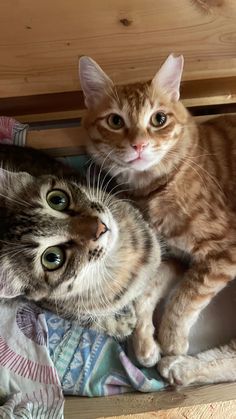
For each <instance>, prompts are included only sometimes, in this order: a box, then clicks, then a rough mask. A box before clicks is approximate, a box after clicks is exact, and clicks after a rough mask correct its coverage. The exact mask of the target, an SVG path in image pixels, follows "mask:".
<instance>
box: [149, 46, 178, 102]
mask: <svg viewBox="0 0 236 419" xmlns="http://www.w3.org/2000/svg"><path fill="white" fill-rule="evenodd" d="M183 67H184V57H183V56H182V55H180V56H179V57H174V55H173V54H170V55H169V57H168V58H167V59H166V61H165V62H164V64H162V66H161V68H160V70H159V71H158V72H157V74H156V75H155V77H154V78H153V80H152V86H153V88H154V89H155V88H157V89H158V90H161V91H162V92H163V93H165V94H167V95H168V96H169V98H170V100H171V101H172V102H177V101H178V100H179V96H180V92H179V90H180V82H181V76H182V72H183Z"/></svg>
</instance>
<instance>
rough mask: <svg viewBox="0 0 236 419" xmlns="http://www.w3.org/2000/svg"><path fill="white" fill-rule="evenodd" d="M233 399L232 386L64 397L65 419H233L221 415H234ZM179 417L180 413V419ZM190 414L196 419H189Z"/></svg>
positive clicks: (234, 388)
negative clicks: (94, 396)
mask: <svg viewBox="0 0 236 419" xmlns="http://www.w3.org/2000/svg"><path fill="white" fill-rule="evenodd" d="M235 395H236V384H235V383H234V384H218V385H212V386H202V387H189V388H185V389H181V390H179V391H174V390H173V391H170V390H164V391H160V392H157V393H148V394H141V393H130V394H123V395H120V396H111V397H101V398H100V397H98V398H96V399H91V398H86V397H79V398H78V397H67V398H66V402H65V419H78V417H79V418H80V419H101V418H107V419H108V418H109V419H110V418H114V417H117V418H119V419H128V418H132V419H135V418H137V419H141V418H142V419H151V418H155V417H157V418H163V419H164V418H166V419H167V418H168V419H169V418H171V419H175V418H176V419H179V418H182V417H183V418H188V419H190V418H191V419H197V418H199V419H200V418H204V419H208V418H212V417H214V418H218V419H223V418H227V417H232V418H233V417H235V416H230V415H229V416H227V414H224V413H226V412H229V413H231V414H232V413H234V414H235V412H236V410H233V409H235V408H236V402H235ZM211 406H213V407H211ZM214 409H215V412H217V410H218V413H219V412H221V413H222V416H214V415H213V413H214ZM162 412H163V413H162ZM178 412H179V413H178ZM186 412H190V413H191V412H192V413H191V414H192V416H191V415H190V416H184V413H186ZM204 412H205V414H206V416H205V415H204V414H203V415H202V416H201V415H200V413H204ZM209 412H211V416H210V415H209ZM181 413H183V415H182V416H181ZM193 413H195V414H196V416H193ZM140 414H142V415H141V416H140ZM171 414H172V415H171ZM207 414H208V416H207Z"/></svg>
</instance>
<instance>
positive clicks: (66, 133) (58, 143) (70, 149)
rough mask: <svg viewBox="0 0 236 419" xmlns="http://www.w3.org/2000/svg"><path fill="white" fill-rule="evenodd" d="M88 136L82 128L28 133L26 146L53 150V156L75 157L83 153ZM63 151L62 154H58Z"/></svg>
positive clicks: (41, 130) (42, 130)
mask: <svg viewBox="0 0 236 419" xmlns="http://www.w3.org/2000/svg"><path fill="white" fill-rule="evenodd" d="M87 139H88V134H87V133H86V131H85V130H84V128H82V127H67V128H50V129H40V130H34V131H29V132H28V134H27V139H26V145H28V146H30V147H33V148H37V149H42V150H45V151H50V149H53V150H54V154H56V155H58V154H63V155H67V156H69V155H76V154H83V153H84V152H85V144H86V141H87ZM60 149H63V153H58V151H59V150H60Z"/></svg>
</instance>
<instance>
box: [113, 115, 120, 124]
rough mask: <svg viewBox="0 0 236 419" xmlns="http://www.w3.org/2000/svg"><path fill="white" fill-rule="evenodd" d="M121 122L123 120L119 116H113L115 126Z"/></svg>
mask: <svg viewBox="0 0 236 419" xmlns="http://www.w3.org/2000/svg"><path fill="white" fill-rule="evenodd" d="M120 121H121V118H120V117H119V116H118V115H114V116H113V118H112V122H113V124H115V125H119V124H120Z"/></svg>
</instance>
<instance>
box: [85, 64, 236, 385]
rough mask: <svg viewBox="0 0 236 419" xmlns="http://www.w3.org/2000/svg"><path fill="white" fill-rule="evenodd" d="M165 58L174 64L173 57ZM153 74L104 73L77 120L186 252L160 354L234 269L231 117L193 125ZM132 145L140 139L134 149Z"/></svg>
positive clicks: (175, 350) (175, 345)
mask: <svg viewBox="0 0 236 419" xmlns="http://www.w3.org/2000/svg"><path fill="white" fill-rule="evenodd" d="M168 60H169V62H170V60H172V61H173V64H174V58H173V57H172V58H170V57H169V58H168ZM164 66H165V64H164ZM162 70H163V67H162ZM162 70H161V71H162ZM87 71H89V68H88V69H87ZM97 71H98V70H97ZM99 71H100V70H99ZM166 71H167V73H168V71H169V70H168V68H167V67H166ZM181 71H182V70H181V69H180V70H179V73H178V71H177V73H178V74H179V75H181ZM158 74H159V73H157V75H156V76H155V78H154V79H153V81H152V82H151V83H150V84H147V83H142V84H138V85H132V86H126V87H122V86H114V85H112V84H111V83H112V82H111V81H110V82H107V81H106V80H105V79H104V80H105V81H104V83H105V84H107V85H108V84H109V94H108V93H107V89H106V85H104V86H103V92H104V93H103V96H100V100H99V101H98V103H96V106H95V105H94V106H89V107H88V112H87V115H86V117H85V121H84V125H85V127H86V128H87V130H88V133H89V135H90V139H91V140H90V142H89V144H88V151H89V153H90V154H91V155H92V156H93V158H94V159H95V160H96V161H97V162H98V163H101V162H102V161H103V160H104V158H105V156H107V157H106V161H105V164H104V165H105V167H106V169H107V170H109V171H110V173H112V174H113V175H114V176H116V179H117V182H118V183H119V184H122V185H123V184H128V185H129V188H130V192H129V195H130V196H131V197H132V199H134V200H135V201H136V203H137V204H138V206H139V208H140V209H141V210H142V212H143V214H144V215H145V217H146V218H147V219H148V220H149V221H150V222H151V223H152V225H153V226H154V228H155V230H156V232H158V233H161V234H162V235H163V236H164V237H165V238H166V240H167V242H168V244H169V245H171V246H173V248H176V249H177V250H178V252H183V253H187V254H188V255H190V257H191V260H192V266H191V268H190V270H189V271H187V273H186V274H185V277H184V279H183V281H181V283H180V284H179V285H178V287H177V288H176V290H175V292H174V293H172V295H171V298H170V299H169V302H168V304H167V305H166V308H165V312H164V316H163V320H162V323H161V326H160V330H159V342H160V345H161V348H162V351H163V353H164V354H166V355H182V354H185V353H186V352H187V350H188V335H189V331H190V328H191V327H192V325H193V324H194V322H195V321H196V319H197V317H198V315H199V313H200V312H201V311H202V310H203V308H204V307H206V305H207V304H208V303H209V302H210V301H211V299H212V298H213V297H214V296H215V295H216V294H217V293H218V292H219V291H221V290H222V289H223V288H224V287H225V286H226V285H227V284H228V283H229V282H230V281H232V279H233V278H234V277H235V275H236V217H235V216H236V194H235V186H236V163H235V162H236V141H235V139H236V118H235V117H231V116H224V117H219V118H218V119H214V120H212V121H208V122H205V123H202V124H197V123H196V121H195V120H194V119H193V118H192V117H191V115H190V114H189V112H188V111H187V110H186V108H185V107H184V106H183V104H182V103H181V102H180V101H179V100H176V97H175V99H173V97H171V96H170V94H169V93H170V92H169V91H166V90H165V89H164V88H162V86H161V84H160V80H159V84H158V83H157V84H156V83H154V81H155V80H158V77H159V76H158ZM172 76H173V74H172ZM82 77H83V74H82ZM162 77H163V71H162ZM176 77H177V76H176ZM167 79H168V74H167ZM175 81H176V83H177V82H178V80H177V79H176V80H175ZM166 82H168V80H166ZM94 83H96V79H95V82H94ZM171 83H172V82H170V84H169V88H170V89H171ZM167 87H168V86H167ZM165 88H166V86H165ZM167 90H168V89H167ZM86 94H87V95H88V94H89V90H87V91H86ZM155 112H164V113H165V115H166V116H167V119H166V122H165V123H164V125H163V126H160V127H158V128H154V127H153V126H152V125H151V116H152V115H153V114H155ZM111 113H116V114H118V115H120V116H121V117H122V118H123V121H124V125H123V126H122V128H121V129H118V130H114V129H111V128H110V127H109V124H108V119H107V115H109V114H111ZM137 144H145V148H144V149H143V150H142V152H141V154H140V155H138V154H137V151H136V148H135V147H134V146H135V145H137ZM158 292H159V291H158ZM143 315H145V313H143ZM165 375H166V373H165ZM212 379H213V381H214V378H212ZM209 380H210V378H209Z"/></svg>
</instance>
